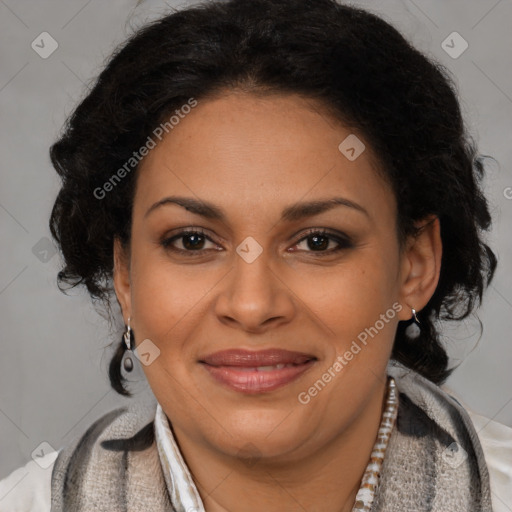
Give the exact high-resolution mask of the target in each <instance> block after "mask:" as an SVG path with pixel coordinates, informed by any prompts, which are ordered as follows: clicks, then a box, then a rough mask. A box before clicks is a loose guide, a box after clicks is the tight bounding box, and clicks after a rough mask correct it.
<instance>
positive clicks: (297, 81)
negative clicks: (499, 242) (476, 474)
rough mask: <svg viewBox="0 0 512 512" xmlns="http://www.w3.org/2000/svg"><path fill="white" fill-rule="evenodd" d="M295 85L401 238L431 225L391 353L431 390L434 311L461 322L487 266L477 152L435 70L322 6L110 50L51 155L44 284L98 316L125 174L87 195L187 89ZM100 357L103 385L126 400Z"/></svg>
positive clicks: (153, 29)
mask: <svg viewBox="0 0 512 512" xmlns="http://www.w3.org/2000/svg"><path fill="white" fill-rule="evenodd" d="M234 89H238V90H243V91H247V92H251V93H253V94H273V93H281V94H282V93H285V94H298V95H301V96H303V97H307V98H311V99H314V100H318V102H319V104H321V105H322V106H323V107H325V108H326V109H327V110H328V112H329V113H330V114H331V115H332V116H333V118H335V119H337V120H339V121H341V122H342V123H344V124H345V126H347V127H350V128H351V129H353V130H354V131H357V133H361V134H362V136H363V137H364V138H365V140H366V141H368V143H369V144H370V146H371V147H372V150H373V152H374V154H376V155H377V157H378V160H379V167H380V169H379V172H382V173H383V175H384V176H385V177H386V179H387V180H388V182H389V183H390V184H391V185H392V187H393V190H394V192H395V196H396V199H397V207H398V214H397V237H398V240H399V243H400V246H401V247H403V243H404V241H405V240H406V238H407V237H408V236H414V235H415V234H417V230H416V229H415V226H414V224H415V222H416V221H419V220H422V219H424V218H426V217H427V216H428V215H429V214H435V215H436V216H438V217H439V219H440V224H441V236H442V243H443V254H442V267H441V271H440V279H439V282H438V286H437V289H436V291H435V293H434V294H433V296H432V297H431V299H430V301H429V302H428V304H427V305H426V307H425V308H424V309H423V310H422V311H421V312H419V314H418V315H419V319H420V322H421V333H420V337H419V338H417V339H415V340H414V341H411V340H410V339H409V338H408V337H407V335H406V332H405V329H406V327H407V325H408V323H409V322H403V321H402V322H399V324H398V329H397V333H396V338H395V342H394V347H393V353H392V357H393V358H395V359H397V360H399V361H400V362H402V363H403V364H405V365H406V366H408V367H410V368H412V369H414V370H415V371H417V372H419V373H420V374H422V375H424V376H425V377H427V378H428V379H430V380H431V381H433V382H435V383H437V384H441V383H443V382H444V381H445V380H446V378H447V377H448V376H449V375H450V373H451V372H452V371H453V369H449V368H448V356H447V354H446V351H445V349H444V348H443V346H442V344H441V341H440V332H439V328H438V327H436V326H435V321H436V320H443V319H450V320H461V319H463V318H465V317H467V316H468V315H469V314H470V313H471V312H472V310H473V308H474V307H475V306H476V301H477V300H478V302H479V303H481V301H482V294H483V291H484V289H485V288H486V287H487V286H488V284H489V283H490V282H491V280H492V278H493V276H494V271H495V268H496V264H497V260H496V256H495V255H494V253H493V251H492V250H491V249H490V248H489V247H488V246H487V245H486V243H484V240H483V239H482V231H483V230H488V229H489V228H490V225H491V216H490V213H489V209H488V204H487V201H486V199H485V197H484V195H483V193H482V190H481V187H480V185H481V180H482V178H483V175H484V168H483V164H482V160H483V159H482V156H481V155H478V154H477V150H476V144H475V142H474V140H473V138H472V137H471V136H470V135H469V134H468V133H467V130H466V128H465V125H464V121H463V118H462V115H461V110H460V106H459V103H458V99H457V97H458V91H457V88H456V85H455V83H454V80H453V78H452V77H451V75H450V74H449V72H448V70H447V69H446V68H444V67H443V66H442V65H441V64H439V63H437V62H436V61H434V60H433V59H432V58H430V57H426V56H425V55H424V54H422V53H421V52H420V51H418V50H417V49H415V48H414V47H413V46H412V45H411V44H410V43H409V42H408V41H406V39H405V38H404V37H403V36H402V35H401V34H400V33H399V32H398V31H397V30H396V29H395V28H394V27H393V26H391V25H390V24H389V23H387V22H386V21H384V20H383V19H382V18H380V17H378V16H376V15H374V14H372V13H370V12H367V11H365V10H363V9H360V8H356V7H353V6H347V5H340V4H338V3H337V2H336V1H334V0H229V1H212V2H209V3H203V4H201V5H196V6H193V7H190V8H187V9H185V10H182V11H178V12H173V13H171V14H169V15H167V16H165V17H162V18H160V19H158V20H156V21H153V22H151V23H149V24H147V25H146V26H144V27H142V28H141V29H140V30H138V31H136V32H135V33H134V34H133V35H132V36H131V37H130V38H129V39H128V40H127V41H126V42H125V43H124V44H123V45H122V46H121V47H119V48H118V49H117V50H116V51H115V52H114V54H113V55H112V56H111V57H110V59H109V61H108V63H107V64H106V66H105V68H104V69H103V71H102V72H101V74H100V75H99V77H98V78H97V81H96V82H95V83H94V84H93V87H92V88H91V90H90V91H89V92H88V94H87V96H86V97H85V98H84V99H83V100H82V101H81V103H80V104H79V105H78V106H77V107H76V109H75V110H74V112H73V113H72V114H71V116H70V117H69V119H68V120H67V122H66V125H65V127H64V132H63V134H62V136H61V137H60V139H59V140H58V141H57V142H56V143H55V144H53V145H52V147H51V149H50V156H51V161H52V163H53V165H54V167H55V169H56V170H57V172H58V173H59V175H60V177H61V179H62V188H61V189H60V192H59V193H58V196H57V198H56V201H55V204H54V207H53V210H52V213H51V218H50V230H51V233H52V235H53V237H54V238H55V240H56V242H57V243H58V245H59V246H60V249H61V252H62V255H63V258H64V267H63V269H62V270H61V271H60V272H59V274H58V278H57V280H58V285H59V288H61V290H62V289H63V287H62V284H63V283H66V284H68V285H71V287H74V286H76V285H79V284H84V285H85V286H86V287H87V290H88V292H89V294H90V296H91V298H92V300H93V302H96V301H97V300H100V301H101V302H102V304H103V305H105V306H106V307H107V309H108V310H109V312H110V313H111V309H110V306H111V299H112V298H113V296H115V294H113V285H112V272H113V241H114V238H119V239H120V240H121V242H122V243H123V246H124V247H129V242H130V231H131V210H132V205H133V195H134V190H135V187H134V185H135V180H136V167H135V169H134V172H131V173H128V175H127V176H126V177H125V178H124V179H123V180H121V181H120V182H119V183H118V184H116V186H115V187H114V190H113V191H112V192H111V193H110V194H109V200H108V201H103V200H101V198H98V197H97V196H98V195H97V194H95V193H94V191H95V190H98V187H102V186H103V185H104V184H105V183H106V182H107V181H108V179H109V178H110V177H111V176H112V174H113V172H114V171H115V170H116V169H119V168H121V167H122V166H123V165H124V164H125V163H126V162H127V161H128V160H129V159H130V158H131V157H132V155H133V152H134V150H136V149H137V148H139V147H141V146H142V145H143V144H144V142H145V141H146V140H147V138H148V136H149V135H150V134H151V133H152V132H153V130H154V129H155V127H156V126H158V125H159V124H160V123H161V122H162V120H163V119H166V118H168V116H169V115H170V113H172V112H173V111H175V110H176V109H177V108H179V107H180V106H182V105H184V104H186V103H187V102H188V101H189V100H190V98H195V99H196V100H199V101H200V100H202V99H206V98H208V97H212V96H213V95H218V94H222V93H223V92H225V91H227V90H234ZM123 352H124V345H123V343H122V341H121V343H119V344H118V347H117V350H116V352H115V353H114V356H113V358H112V360H111V363H110V367H109V376H110V381H111V385H112V387H113V388H114V389H115V390H116V391H118V392H119V393H121V394H124V395H131V393H129V392H128V391H127V390H126V389H125V387H124V385H123V382H124V381H125V378H124V377H123V376H122V374H121V371H120V362H121V359H122V357H123Z"/></svg>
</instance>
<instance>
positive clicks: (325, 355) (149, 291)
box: [115, 93, 440, 459]
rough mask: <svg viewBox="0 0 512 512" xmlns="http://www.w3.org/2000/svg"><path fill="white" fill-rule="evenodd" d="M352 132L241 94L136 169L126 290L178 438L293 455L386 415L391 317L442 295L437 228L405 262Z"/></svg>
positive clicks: (310, 107) (181, 130) (230, 449)
mask: <svg viewBox="0 0 512 512" xmlns="http://www.w3.org/2000/svg"><path fill="white" fill-rule="evenodd" d="M347 137H350V138H349V139H347ZM358 137H359V141H360V142H357V139H354V135H353V134H351V131H350V130H348V129H344V128H343V127H342V126H340V125H339V124H335V123H334V122H333V121H332V120H331V119H330V118H329V117H327V116H326V115H324V114H322V113H320V111H319V110H318V106H317V108H316V109H315V103H313V102H312V101H310V102H308V101H306V100H304V99H301V98H299V97H296V96H277V95H276V96H269V97H266V98H264V99H263V98H256V97H254V96H251V95H248V94H244V93H236V94H235V93H233V94H230V95H226V96H223V97H221V98H218V99H214V100H208V101H204V102H199V103H198V105H197V106H196V107H195V108H193V109H192V110H191V112H190V113H189V114H187V115H186V116H183V118H181V117H180V121H179V123H178V124H176V125H175V126H174V128H173V129H172V130H171V131H169V133H168V134H167V135H166V136H165V137H164V138H163V140H162V142H160V143H159V144H158V145H157V146H156V147H155V148H154V149H152V150H151V151H150V152H149V154H148V155H147V156H146V157H145V159H144V160H143V161H142V163H141V166H140V168H139V170H138V177H137V180H138V181H137V188H136V193H135V199H134V206H133V226H132V245H131V253H130V255H129V260H127V259H123V257H122V256H123V255H122V252H121V250H120V246H119V245H117V243H116V245H115V255H116V266H115V286H116V292H117V296H118V298H119V300H120V302H121V305H122V308H123V315H124V319H125V321H127V320H128V317H130V318H131V320H130V322H131V326H132V328H133V331H134V334H135V338H136V344H137V346H139V350H138V353H139V354H141V357H142V362H143V363H144V364H143V369H144V372H145V374H146V376H147V379H148V381H149V384H150V386H151V388H152V390H153V392H154V394H155V396H156V398H157V399H158V401H159V403H160V404H161V406H162V407H163V410H164V411H165V413H166V415H167V416H168V417H169V418H170V420H171V422H172V424H173V428H174V430H175V432H176V435H177V436H178V438H181V439H183V440H185V439H186V440H187V441H188V442H191V443H195V444H196V445H198V446H199V445H201V446H202V447H204V448H208V449H211V450H214V451H216V452H217V453H222V454H225V455H226V454H227V455H236V454H237V453H242V452H244V453H246V452H247V450H249V451H252V452H253V454H258V456H263V457H277V458H279V457H281V458H289V459H293V458H294V457H300V456H303V455H305V454H307V453H312V452H313V451H314V450H318V449H319V447H320V446H326V445H327V444H328V443H329V442H330V441H331V440H333V439H335V438H336V436H338V435H340V433H341V432H344V431H345V430H347V429H349V428H350V426H351V425H352V424H353V422H354V421H355V419H356V418H357V417H359V416H361V415H362V414H365V411H366V410H367V409H368V408H370V407H373V409H374V411H375V409H376V407H377V408H378V409H379V410H378V414H379V416H380V406H381V404H382V397H383V393H384V386H385V369H386V365H387V362H388V359H389V357H390V352H391V349H392V343H393V339H394V335H395V330H396V327H397V323H398V321H399V320H406V319H409V318H411V309H410V307H409V306H412V307H414V308H415V309H417V310H421V308H422V307H423V306H424V305H425V304H426V303H427V302H428V299H429V298H430V296H431V295H432V293H433V292H434V290H435V286H436V284H437V277H438V272H439V268H438V265H439V257H440V252H439V238H438V229H437V228H438V224H437V222H436V223H434V224H432V226H433V227H432V229H431V230H429V231H427V232H426V234H425V235H422V236H421V237H420V238H419V239H418V240H419V241H418V243H417V244H416V245H415V246H412V245H408V246H407V247H406V249H405V250H404V252H403V253H400V252H399V246H398V239H397V234H396V201H395V198H394V195H393V193H392V191H391V189H390V188H389V187H388V185H387V184H386V183H385V182H384V181H383V180H382V179H381V178H380V177H379V176H378V174H377V173H376V172H375V170H374V169H373V168H372V165H371V154H370V148H369V147H368V145H366V149H364V150H363V151H362V152H361V153H360V154H359V155H358V153H359V152H360V150H361V146H359V145H358V144H360V143H361V142H364V140H363V139H362V137H361V136H358ZM345 139H347V140H346V141H345ZM343 141H345V142H343ZM341 143H343V144H342V145H341V149H340V148H339V146H340V144H341ZM351 147H353V148H355V150H354V151H351V150H350V148H351ZM166 198H170V199H169V200H166ZM171 198H174V201H175V202H172V201H171ZM163 200H166V201H165V202H163ZM180 203H181V205H180ZM158 204H159V205H158ZM185 231H197V232H199V234H197V233H196V234H194V233H193V234H184V233H183V232H185ZM319 232H320V233H319ZM422 240H423V242H422ZM141 343H143V345H142V346H141ZM283 365H284V367H283Z"/></svg>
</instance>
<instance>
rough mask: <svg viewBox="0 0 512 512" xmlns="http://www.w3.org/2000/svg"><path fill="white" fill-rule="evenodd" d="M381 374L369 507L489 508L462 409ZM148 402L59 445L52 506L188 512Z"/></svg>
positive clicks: (395, 366)
mask: <svg viewBox="0 0 512 512" xmlns="http://www.w3.org/2000/svg"><path fill="white" fill-rule="evenodd" d="M388 374H389V375H391V376H393V377H394V378H395V381H396V385H397V388H398V391H399V400H400V403H399V409H398V417H397V422H396V426H395V428H394V429H393V432H392V434H391V437H390V440H389V444H388V448H387V451H386V455H385V459H384V464H383V467H382V472H381V476H380V481H379V487H378V489H377V492H376V496H375V500H374V503H373V506H372V509H371V510H372V512H403V511H407V512H427V511H429V512H492V507H491V493H490V486H489V474H488V471H487V465H486V463H485V459H484V455H483V451H482V447H481V445H480V441H479V439H478V437H477V433H476V431H475V429H474V427H473V424H472V422H471V419H470V417H469V416H468V414H467V412H466V411H465V409H464V408H463V407H462V406H461V405H460V404H459V403H458V402H457V401H456V400H455V399H454V398H453V397H451V396H450V395H448V394H447V393H446V392H444V391H443V390H441V389H440V388H439V387H438V386H436V385H434V384H433V383H431V382H430V381H429V380H427V379H425V378H423V377H422V376H420V375H419V374H418V373H416V372H414V371H412V370H409V369H407V368H405V367H404V366H403V365H401V364H399V363H397V362H396V361H390V363H389V366H388ZM155 406H156V402H155V403H153V404H146V405H144V404H141V403H134V404H132V405H130V406H129V407H125V408H120V409H117V410H114V411H111V412H109V413H108V414H105V415H104V416H103V417H101V418H100V419H99V420H97V421H96V422H95V423H94V424H93V425H92V426H91V427H90V428H89V429H88V430H87V431H86V432H85V434H83V435H81V436H79V437H77V438H76V439H75V440H74V441H73V442H72V443H71V444H69V445H68V446H66V447H65V448H64V449H62V450H61V452H60V453H59V456H58V458H57V459H56V461H55V465H54V468H53V472H52V508H51V510H52V512H103V511H105V512H107V511H108V512H141V511H151V512H164V511H176V512H191V511H186V510H184V507H182V506H180V504H175V505H176V507H173V505H172V504H171V501H170V499H169V491H168V489H167V487H166V483H165V479H164V475H163V472H162V466H161V464H160V460H159V455H158V450H157V447H156V441H155V437H154V425H153V420H154V417H155ZM240 512H243V511H242V510H241V511H240Z"/></svg>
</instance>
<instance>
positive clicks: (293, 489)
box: [175, 382, 386, 512]
mask: <svg viewBox="0 0 512 512" xmlns="http://www.w3.org/2000/svg"><path fill="white" fill-rule="evenodd" d="M385 393H386V383H385V382H383V384H382V385H381V386H379V387H378V388H377V389H376V390H375V392H374V394H373V395H372V397H371V399H370V400H369V401H368V402H367V404H366V407H365V408H364V409H363V410H362V411H361V412H360V414H359V415H358V416H357V417H356V418H354V419H353V421H352V422H351V424H350V425H348V426H347V427H346V428H345V429H344V430H343V431H342V432H339V433H337V435H335V436H334V437H333V438H332V439H329V440H328V441H327V442H325V443H324V444H323V445H321V446H318V445H317V446H316V447H315V449H314V450H312V451H311V452H310V453H308V454H306V455H304V454H302V455H301V456H300V457H298V456H295V457H293V458H292V457H288V458H287V460H283V459H282V458H281V459H280V460H274V459H272V460H269V459H254V460H253V461H252V462H248V461H247V459H246V460H245V461H242V460H240V459H239V458H235V457H227V456H225V455H223V454H219V453H218V452H216V451H214V450H212V449H211V448H209V447H208V446H206V445H204V444H199V443H197V442H194V441H192V440H191V439H189V438H188V437H187V435H186V433H185V432H182V431H179V430H175V436H176V439H177V442H178V444H179V446H180V450H181V452H182V454H183V455H184V458H185V460H186V462H187V465H188V467H189V469H190V471H191V473H192V475H193V476H194V481H195V483H196V486H197V488H198V491H199V494H200V495H201V499H202V501H203V503H204V507H205V510H206V512H238V511H241V510H243V511H244V512H256V511H258V512H260V511H261V510H265V511H268V512H274V511H275V512H277V511H279V512H288V511H290V512H292V511H293V512H296V511H297V510H307V511H308V512H326V511H332V512H350V511H351V510H352V507H353V505H354V501H355V497H356V494H357V491H358V490H359V486H360V483H361V479H362V477H363V474H364V471H365V469H366V466H367V464H368V461H369V459H370V455H371V452H372V449H373V446H374V443H375V440H376V438H377V433H378V429H379V425H380V421H381V415H382V411H383V408H384V407H385Z"/></svg>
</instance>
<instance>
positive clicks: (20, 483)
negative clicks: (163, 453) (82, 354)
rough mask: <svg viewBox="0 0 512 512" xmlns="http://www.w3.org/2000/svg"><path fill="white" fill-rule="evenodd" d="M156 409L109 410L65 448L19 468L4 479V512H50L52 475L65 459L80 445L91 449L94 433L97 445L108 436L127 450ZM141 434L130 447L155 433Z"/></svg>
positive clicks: (0, 486)
mask: <svg viewBox="0 0 512 512" xmlns="http://www.w3.org/2000/svg"><path fill="white" fill-rule="evenodd" d="M154 409H155V405H154V404H149V405H148V404H140V403H134V404H130V406H128V407H124V408H118V409H115V410H112V411H109V412H107V413H106V414H104V415H102V416H101V417H100V418H99V419H97V420H96V421H95V422H94V423H93V424H92V425H90V426H89V427H88V428H87V431H86V432H82V433H80V434H79V435H78V436H76V437H75V438H74V439H73V440H72V441H71V442H70V443H69V444H67V445H66V446H64V447H63V448H60V449H59V450H56V451H52V452H49V453H47V454H45V455H44V456H43V457H40V458H38V459H37V462H36V461H35V460H30V461H29V462H27V463H26V464H25V465H24V466H22V467H19V468H17V469H15V470H14V471H13V472H12V473H10V474H9V475H8V476H7V477H5V478H4V479H3V480H0V512H50V511H51V503H52V502H51V494H52V475H54V474H55V473H56V470H57V469H60V466H61V465H62V461H63V460H64V459H66V460H67V459H68V458H69V456H70V455H71V454H72V453H73V452H74V451H75V449H76V448H77V447H83V446H85V445H87V449H92V448H93V447H92V446H91V445H90V443H85V441H86V440H90V439H91V434H95V435H93V436H92V437H94V438H95V439H96V444H97V443H99V442H100V441H104V440H105V437H106V438H108V439H112V441H107V443H108V442H110V443H111V444H112V445H113V449H121V450H122V449H126V448H127V446H126V443H125V442H123V440H122V439H123V438H124V437H125V436H130V435H133V434H134V433H137V432H138V431H139V430H140V428H141V426H144V425H146V427H150V426H152V424H151V423H150V424H148V421H149V422H151V420H152V419H153V418H154ZM141 434H143V438H142V439H140V436H138V437H135V438H133V439H130V440H129V441H131V443H130V445H129V446H128V449H135V450H137V449H140V448H141V447H142V446H145V445H146V444H147V442H148V439H149V438H151V434H152V432H150V431H149V429H148V428H146V429H144V430H143V431H142V432H141ZM148 436H149V437H148ZM118 439H119V441H118ZM149 440H151V439H149ZM117 443H119V448H118V447H117Z"/></svg>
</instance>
